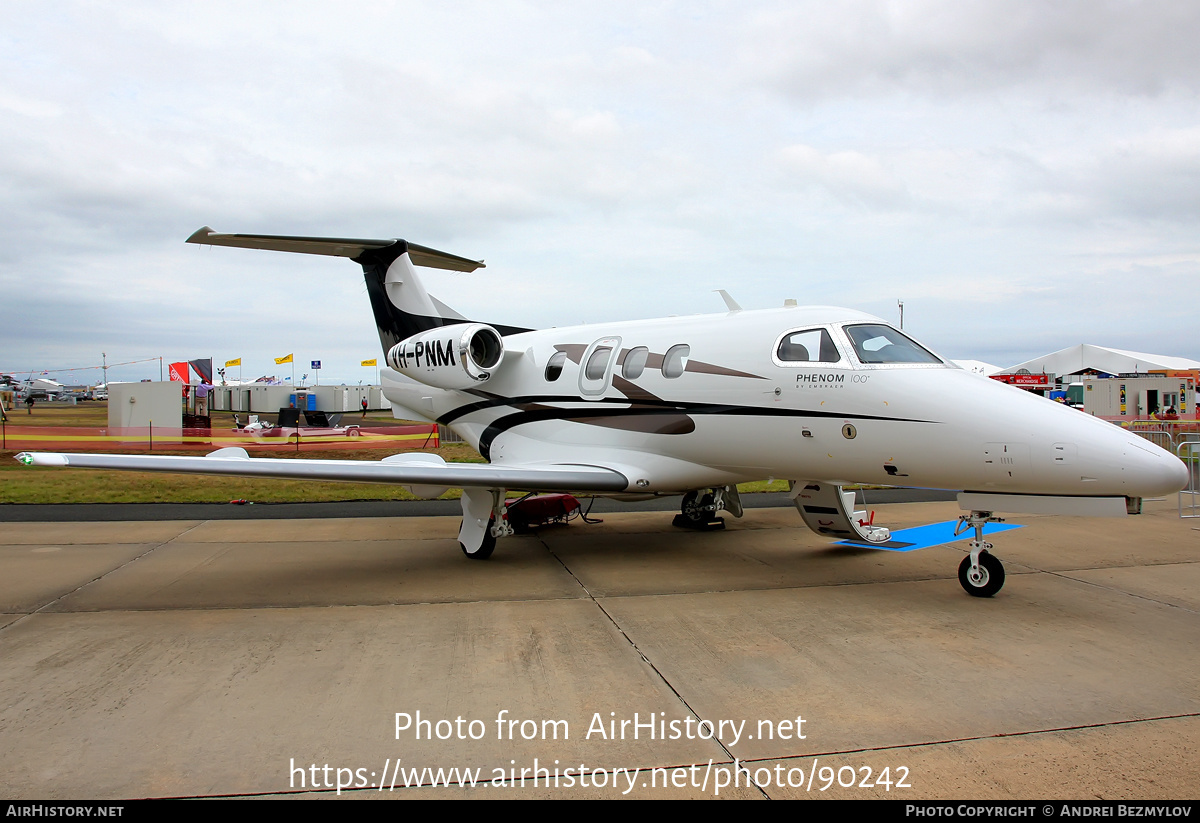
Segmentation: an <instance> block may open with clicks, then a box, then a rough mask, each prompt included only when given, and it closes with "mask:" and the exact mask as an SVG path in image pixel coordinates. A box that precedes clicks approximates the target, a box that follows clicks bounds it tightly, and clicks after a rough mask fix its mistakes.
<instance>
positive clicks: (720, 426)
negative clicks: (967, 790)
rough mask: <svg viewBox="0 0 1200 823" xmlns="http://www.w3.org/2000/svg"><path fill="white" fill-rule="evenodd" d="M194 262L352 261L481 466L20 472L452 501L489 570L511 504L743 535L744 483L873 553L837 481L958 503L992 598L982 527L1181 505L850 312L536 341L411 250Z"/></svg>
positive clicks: (1049, 412) (209, 233)
mask: <svg viewBox="0 0 1200 823" xmlns="http://www.w3.org/2000/svg"><path fill="white" fill-rule="evenodd" d="M187 242H189V243H199V244H205V245H217V246H237V247H243V248H251V249H269V250H274V251H287V252H300V253H305V254H321V255H332V256H339V257H348V258H350V259H352V260H353V261H355V262H356V263H359V264H360V265H361V266H362V268H363V272H364V275H365V277H366V283H367V293H368V295H369V298H370V303H371V308H372V310H373V312H374V315H375V324H376V326H377V327H378V329H379V339H380V341H381V343H382V344H383V351H384V352H386V354H387V363H388V366H389V367H390V368H387V369H383V370H382V380H383V384H384V388H383V391H384V396H385V397H386V398H387V399H388V400H389V401H390V402H391V404H392V409H393V412H394V414H395V415H396V416H397V417H399V418H403V419H413V420H425V421H436V422H438V423H441V424H444V425H446V426H449V427H450V428H451V429H453V430H454V431H456V432H457V433H458V434H460V435H461V436H462V437H463V438H464V439H465V440H466V441H467V442H469V443H470V444H471V445H472V446H474V447H475V448H476V449H478V450H479V452H480V454H482V455H483V457H484V458H485V459H487V460H488V461H489V462H488V464H468V463H446V462H445V461H444V460H442V459H441V457H439V456H437V455H431V454H422V453H410V454H399V455H394V456H392V457H388V458H385V459H383V460H381V461H378V462H365V461H352V460H281V459H269V458H254V459H251V458H250V457H249V456H248V455H247V453H246V451H245V450H244V449H240V448H225V449H220V450H218V451H215V452H213V453H212V454H210V455H208V456H206V457H169V456H142V455H91V454H29V453H25V454H22V455H19V456H18V459H20V460H22V461H23V462H25V463H27V464H33V465H42V466H74V467H83V468H99V469H130V470H137V471H170V472H196V473H203V474H234V475H244V476H264V477H292V478H307V479H312V480H345V481H360V482H370V483H397V484H401V485H403V486H406V487H408V488H409V489H411V490H412V491H413V493H414V494H417V495H418V496H425V497H436V496H438V495H439V494H441V493H442V492H443V491H444V490H445V489H446V488H448V487H461V488H462V489H463V497H462V510H463V519H462V525H461V527H460V529H459V538H458V539H459V544H460V546H461V548H462V550H463V552H464V553H465V554H466V555H467V557H470V558H475V559H484V558H487V557H489V556H490V555H491V554H492V551H493V549H494V548H495V545H496V540H497V538H501V537H505V536H508V535H509V534H511V533H512V528H511V527H510V526H509V524H508V521H507V518H506V504H505V492H506V490H509V489H522V490H537V491H571V492H577V493H580V492H582V493H586V494H603V495H612V496H624V497H630V496H636V497H641V496H652V495H676V494H683V502H682V514H683V515H684V520H685V521H686V522H691V523H695V524H697V525H702V524H704V523H707V522H708V521H710V520H711V519H712V518H713V516H714V515H715V514H716V512H718V511H722V510H723V511H727V512H729V513H730V514H732V515H733V516H735V517H738V516H741V513H742V507H741V502H740V500H739V498H738V493H737V484H738V483H741V482H744V481H750V480H758V479H762V478H765V477H777V478H787V479H789V480H790V483H791V494H792V498H793V500H794V502H795V505H796V508H797V509H798V510H799V512H800V515H801V517H802V518H803V520H804V522H805V524H807V525H808V526H809V528H811V529H813V530H814V531H815V532H817V533H818V534H821V535H825V536H829V537H833V538H842V539H850V540H857V541H861V542H866V543H880V542H884V541H887V540H888V539H889V536H890V533H889V532H888V530H887V529H885V528H883V527H881V526H876V525H874V524H873V523H871V522H870V521H869V520H868V519H866V518H865V513H861V512H855V511H854V494H853V493H852V492H844V491H843V488H842V487H843V486H845V485H848V484H850V483H865V484H882V485H891V486H912V487H922V488H936V489H954V490H963V493H962V494H960V495H959V504H960V506H961V507H962V508H963V509H965V510H968V511H969V512H970V514H968V515H964V516H963V517H962V524H961V525H962V528H973V529H974V533H975V536H974V539H973V540H971V541H970V543H969V546H970V553H969V554H968V555H967V557H965V558H964V559H963V561H962V564H961V565H960V567H959V580H960V582H961V584H962V586H963V588H964V589H965V590H966V591H967V592H969V593H970V594H972V595H976V596H982V597H986V596H991V595H993V594H995V593H996V592H997V591H999V589H1000V587H1001V586H1002V585H1003V583H1004V567H1003V565H1002V564H1001V563H1000V561H999V560H997V559H996V558H995V557H994V556H993V555H991V554H990V553H989V551H988V550H989V549H991V548H992V547H991V544H989V543H987V542H986V541H984V539H983V527H984V525H985V524H986V523H987V522H989V521H990V520H993V519H995V518H994V517H993V513H994V512H1018V513H1019V512H1037V513H1061V514H1076V515H1078V514H1088V515H1101V516H1124V515H1125V513H1126V512H1127V511H1133V510H1137V509H1138V508H1139V507H1140V501H1141V498H1143V497H1154V496H1160V495H1165V494H1168V493H1171V492H1175V491H1178V490H1179V489H1181V488H1183V486H1184V485H1186V483H1187V480H1188V474H1187V470H1186V468H1185V467H1184V465H1183V464H1182V463H1181V462H1180V461H1179V460H1178V459H1177V458H1176V457H1174V456H1173V455H1171V454H1170V453H1168V452H1166V451H1164V450H1162V449H1160V448H1158V447H1156V446H1154V445H1152V444H1151V443H1149V442H1147V441H1145V440H1142V439H1141V438H1138V437H1137V436H1135V435H1133V434H1130V433H1129V432H1126V431H1124V430H1123V429H1121V428H1119V427H1117V426H1114V425H1112V424H1111V423H1106V422H1104V421H1101V420H1097V419H1095V418H1093V417H1089V416H1087V415H1084V414H1081V413H1080V412H1078V411H1076V410H1074V409H1070V408H1066V407H1064V406H1062V405H1061V404H1058V403H1053V402H1050V401H1047V400H1044V399H1042V398H1040V397H1036V396H1033V395H1031V394H1029V393H1027V392H1024V391H1022V390H1020V389H1014V388H1012V387H1009V386H1005V385H1003V384H1000V383H996V382H994V381H990V380H981V379H980V378H979V377H978V376H977V375H973V374H971V373H970V372H967V371H964V370H963V369H961V368H959V367H957V366H955V365H954V364H952V363H951V362H949V361H947V360H945V359H943V358H941V357H939V356H938V355H936V354H934V353H933V352H931V351H930V350H929V349H927V348H925V347H924V346H921V345H920V344H919V343H917V342H915V341H914V340H912V339H911V338H910V337H907V336H906V335H904V334H902V333H901V332H900V331H898V330H897V329H895V328H893V327H891V326H890V325H889V324H888V323H887V322H885V321H884V320H881V319H879V318H878V317H873V316H871V315H868V314H863V313H861V312H857V311H853V310H850V309H841V308H831V307H823V306H797V305H794V304H793V301H788V304H787V305H785V306H784V307H783V308H779V309H769V310H760V311H744V310H742V309H741V308H740V307H739V306H738V305H737V304H736V303H735V302H734V301H733V300H732V298H730V297H729V296H728V295H727V294H723V297H724V298H725V301H726V305H727V307H728V308H729V310H728V311H727V312H725V313H722V314H715V315H705V316H694V317H671V318H665V319H660V320H640V321H632V322H621V323H601V324H595V325H588V326H574V327H565V328H553V329H547V330H541V331H531V330H527V329H521V328H514V327H511V326H503V325H497V324H487V323H481V322H472V321H470V320H468V319H467V318H465V317H463V316H462V315H461V314H458V313H457V312H455V311H454V310H452V309H450V308H449V307H448V306H447V305H446V304H444V303H442V302H441V301H440V300H438V299H437V298H435V297H433V296H432V295H431V294H430V293H429V292H428V291H427V290H426V289H425V286H424V285H423V284H422V282H421V279H420V278H419V277H418V275H417V271H416V268H415V266H427V267H432V268H439V269H448V270H452V271H462V272H469V271H474V270H475V269H477V268H480V267H482V266H483V263H482V262H481V261H474V260H468V259H466V258H463V257H458V256H456V255H452V254H447V253H445V252H441V251H437V250H435V249H430V248H426V247H424V246H418V245H416V244H414V243H408V242H405V241H404V240H358V239H338V238H319V237H287V236H276V235H251V234H218V233H216V232H214V231H213V230H212V229H209V228H207V227H205V228H202V229H200V230H199V231H197V232H196V233H195V234H193V235H192V236H191V237H190V238H188V241H187Z"/></svg>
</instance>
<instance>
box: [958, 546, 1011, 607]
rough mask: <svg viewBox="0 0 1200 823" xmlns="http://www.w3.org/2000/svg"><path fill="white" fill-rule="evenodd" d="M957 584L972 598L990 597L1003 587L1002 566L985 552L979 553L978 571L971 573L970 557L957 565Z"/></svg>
mask: <svg viewBox="0 0 1200 823" xmlns="http://www.w3.org/2000/svg"><path fill="white" fill-rule="evenodd" d="M958 582H959V583H961V584H962V587H963V589H965V590H966V592H967V594H969V595H971V596H973V597H991V596H992V595H993V594H995V593H996V592H998V591H1000V589H1002V588H1003V587H1004V564H1003V563H1001V562H1000V561H999V560H997V559H996V558H994V557H992V556H991V555H990V554H988V553H987V552H980V553H979V570H978V572H976V573H975V574H972V573H971V555H969V554H968V555H967V556H966V557H964V558H963V561H962V562H961V563H959V564H958Z"/></svg>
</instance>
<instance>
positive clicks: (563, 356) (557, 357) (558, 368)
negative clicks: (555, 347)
mask: <svg viewBox="0 0 1200 823" xmlns="http://www.w3.org/2000/svg"><path fill="white" fill-rule="evenodd" d="M566 362H567V353H566V352H565V351H556V352H555V353H554V354H552V355H550V359H549V360H547V361H546V382H548V383H553V382H554V381H555V380H557V379H558V378H559V377H560V376H561V375H562V370H563V364H564V363H566Z"/></svg>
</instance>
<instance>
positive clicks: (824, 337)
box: [775, 329, 842, 363]
mask: <svg viewBox="0 0 1200 823" xmlns="http://www.w3.org/2000/svg"><path fill="white" fill-rule="evenodd" d="M775 353H776V355H777V356H778V357H779V359H780V360H781V361H783V362H784V363H836V362H838V361H839V360H841V359H842V356H841V354H840V353H839V352H838V350H837V346H835V345H834V344H833V337H831V336H830V334H829V331H828V330H826V329H808V330H806V331H796V332H791V333H790V334H785V335H784V336H783V340H781V341H779V348H778V349H776V350H775Z"/></svg>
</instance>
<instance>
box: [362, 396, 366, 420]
mask: <svg viewBox="0 0 1200 823" xmlns="http://www.w3.org/2000/svg"><path fill="white" fill-rule="evenodd" d="M362 410H363V413H362V416H363V420H366V419H367V398H365V397H364V398H363V399H362Z"/></svg>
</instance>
